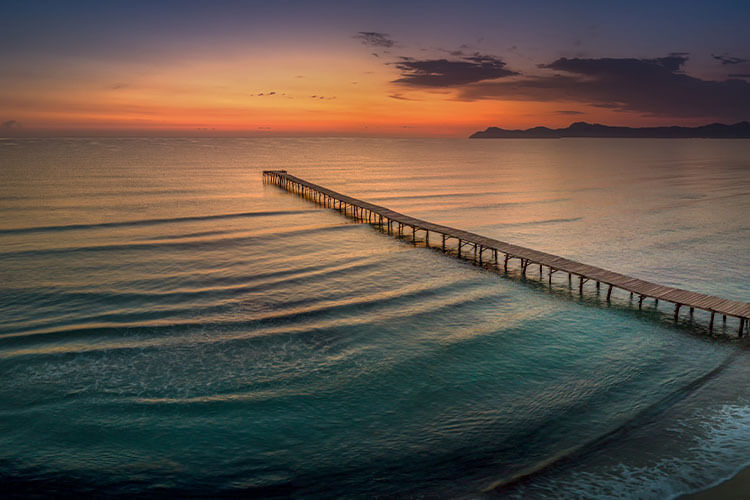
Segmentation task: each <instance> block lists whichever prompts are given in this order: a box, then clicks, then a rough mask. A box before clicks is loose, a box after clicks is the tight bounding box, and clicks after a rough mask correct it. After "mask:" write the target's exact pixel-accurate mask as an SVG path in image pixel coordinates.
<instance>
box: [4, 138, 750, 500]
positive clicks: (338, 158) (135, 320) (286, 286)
mask: <svg viewBox="0 0 750 500" xmlns="http://www.w3.org/2000/svg"><path fill="white" fill-rule="evenodd" d="M748 158H750V141H745V140H625V139H622V140H588V139H565V140H554V141H553V140H549V141H547V140H497V141H469V140H437V139H436V140H415V139H408V140H407V139H343V138H339V139H312V138H310V139H300V138H296V139H293V138H289V139H24V140H20V139H13V140H9V139H6V140H0V318H2V320H0V375H2V379H3V384H2V385H0V483H2V484H4V485H5V488H6V490H7V491H9V492H11V493H13V492H15V493H22V492H25V491H35V492H41V493H45V492H46V493H59V494H70V495H75V494H85V493H86V492H90V491H92V490H99V491H106V492H108V493H110V494H113V495H132V494H138V493H141V494H150V495H160V494H163V495H187V494H190V495H207V496H213V495H222V494H228V495H245V496H249V495H259V496H300V497H310V498H314V497H341V496H372V495H387V496H444V497H483V496H486V497H490V498H494V497H509V498H570V497H581V496H583V497H596V498H654V499H657V498H658V499H661V498H670V497H674V496H676V495H679V494H681V493H686V492H690V491H695V490H699V489H702V488H704V487H706V486H708V485H710V484H713V483H715V482H716V481H717V480H718V479H721V478H725V477H729V476H731V475H732V474H733V473H734V472H735V471H737V470H738V469H740V468H741V467H742V466H743V465H747V464H748V463H750V456H748V454H747V450H748V449H750V406H749V405H750V389H749V388H748V385H747V380H748V378H749V377H750V351H749V350H748V348H747V344H746V343H744V342H740V341H736V340H727V339H726V338H725V337H730V336H732V337H733V336H735V335H736V320H734V319H731V318H730V319H729V320H728V321H727V325H726V329H724V327H723V325H722V323H721V320H719V322H718V328H717V332H716V333H717V334H719V335H718V337H719V338H711V337H708V336H707V335H705V330H706V325H707V319H706V317H705V315H703V314H701V313H696V316H695V318H694V320H692V321H691V320H690V318H689V317H687V316H686V315H685V316H683V317H681V319H680V322H679V324H677V325H675V324H674V321H673V320H672V311H671V309H670V308H669V306H664V305H660V307H659V309H655V308H654V306H653V304H652V303H650V302H647V303H645V305H644V309H643V310H642V311H638V309H637V307H633V306H632V304H631V303H630V302H629V298H628V296H627V295H626V294H622V293H620V294H618V293H617V292H616V293H615V294H614V295H613V301H612V304H606V301H604V300H602V296H601V295H597V293H596V291H595V289H594V288H593V287H591V288H587V291H586V293H585V294H584V297H579V296H578V294H577V291H576V290H573V291H571V290H569V288H568V282H567V279H566V278H565V277H563V276H560V277H557V278H556V279H555V281H554V283H553V285H552V287H551V288H550V287H548V286H547V285H546V283H545V282H546V277H545V279H544V280H542V281H540V280H539V277H538V276H537V275H535V274H534V273H533V272H531V273H530V276H529V277H528V278H527V279H521V278H520V277H519V276H518V274H517V273H515V272H511V273H510V276H507V277H506V276H503V275H502V274H501V273H495V272H491V271H489V270H485V269H482V268H479V267H477V266H474V265H472V264H470V263H468V262H463V261H459V260H456V259H453V258H450V257H447V256H445V255H442V254H441V253H440V252H438V251H435V250H431V249H426V248H421V247H418V248H414V247H413V246H412V245H411V244H410V243H408V242H406V241H399V240H397V239H394V238H392V237H390V236H388V235H385V234H383V233H382V232H379V231H377V230H375V229H374V228H373V227H371V226H369V225H367V224H359V223H355V222H353V221H352V220H350V219H346V218H344V217H343V216H341V215H340V214H338V213H336V212H334V211H331V210H326V209H323V208H321V207H318V206H316V205H314V204H312V203H310V202H309V201H306V200H303V199H301V198H299V197H297V196H294V195H291V194H289V193H287V192H285V191H283V190H281V189H279V188H278V187H276V186H271V185H264V184H263V183H262V180H261V171H262V170H264V169H286V170H288V171H289V172H290V173H293V174H294V175H297V176H299V177H302V178H304V179H306V180H309V181H311V182H315V183H318V184H321V185H323V186H326V187H329V188H331V189H334V190H336V191H339V192H341V193H345V194H348V195H351V196H355V197H358V198H361V199H364V200H367V201H371V202H373V203H376V204H379V205H384V206H387V207H389V208H392V209H394V210H397V211H399V212H402V213H405V214H408V215H412V216H415V217H419V218H423V219H427V220H430V221H432V222H435V223H439V224H445V225H449V226H453V227H457V228H461V229H466V230H469V231H473V232H476V233H479V234H483V235H486V236H489V237H492V238H497V239H500V240H504V241H508V242H511V243H516V244H521V245H525V246H529V247H531V248H535V249H539V250H543V251H547V252H550V253H555V254H558V255H563V256H566V257H570V258H574V259H577V260H580V261H582V262H586V263H588V264H592V265H598V266H601V267H604V268H607V269H611V270H614V271H618V272H623V273H626V274H630V275H633V276H636V277H641V278H644V279H648V280H652V281H655V282H657V283H661V284H665V285H671V286H677V287H681V288H686V289H691V290H695V291H700V292H704V293H710V294H714V295H718V296H722V297H726V298H731V299H735V300H743V301H747V300H748V298H749V297H750V280H749V279H748V278H750V256H749V254H748V252H747V249H748V248H750V226H749V225H748V223H747V214H748V213H750V163H749V160H748Z"/></svg>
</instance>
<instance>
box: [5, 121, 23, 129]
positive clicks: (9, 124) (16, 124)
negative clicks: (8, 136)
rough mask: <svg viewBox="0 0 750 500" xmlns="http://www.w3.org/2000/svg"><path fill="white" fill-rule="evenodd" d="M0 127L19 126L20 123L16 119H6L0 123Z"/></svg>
mask: <svg viewBox="0 0 750 500" xmlns="http://www.w3.org/2000/svg"><path fill="white" fill-rule="evenodd" d="M0 128H2V129H11V128H21V123H20V122H18V121H16V120H8V121H5V122H3V123H0Z"/></svg>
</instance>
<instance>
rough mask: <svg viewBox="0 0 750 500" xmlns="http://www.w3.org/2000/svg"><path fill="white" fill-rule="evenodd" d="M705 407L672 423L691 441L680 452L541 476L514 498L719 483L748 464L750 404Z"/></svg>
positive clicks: (665, 491) (667, 490) (624, 493)
mask: <svg viewBox="0 0 750 500" xmlns="http://www.w3.org/2000/svg"><path fill="white" fill-rule="evenodd" d="M707 413H708V412H706V411H705V410H703V411H700V412H697V413H696V414H695V416H694V418H693V419H690V420H689V421H687V422H683V423H681V424H678V425H679V427H678V428H676V429H670V430H671V431H674V432H676V435H677V436H678V437H679V439H680V440H681V441H682V442H684V443H689V444H688V447H687V449H686V450H685V451H686V453H685V452H681V453H680V456H679V457H677V456H667V457H662V458H659V459H658V460H656V461H655V462H653V463H651V464H639V465H628V464H619V465H616V466H612V467H609V468H606V469H605V470H603V471H596V472H587V471H576V470H571V471H568V472H567V473H566V474H565V476H566V477H565V478H560V477H559V476H557V477H555V478H549V479H546V478H540V480H537V481H534V482H533V483H531V484H529V485H527V486H522V487H520V488H519V489H518V490H517V491H514V492H513V494H512V495H511V498H597V499H607V500H609V499H613V500H614V499H631V498H639V499H643V500H647V499H659V500H662V499H669V500H671V499H674V498H677V497H679V496H681V495H684V494H687V493H693V492H696V491H701V490H704V489H707V488H710V487H712V486H715V485H717V484H720V483H722V482H724V481H726V480H727V479H730V478H731V477H733V476H734V475H735V474H737V473H738V472H739V471H740V470H742V469H743V468H745V467H748V466H750V455H748V452H747V450H750V406H747V405H724V406H722V407H720V408H719V409H718V411H715V412H711V414H710V415H709V414H707ZM696 422H698V423H697V425H696ZM571 476H573V478H574V479H572V480H571Z"/></svg>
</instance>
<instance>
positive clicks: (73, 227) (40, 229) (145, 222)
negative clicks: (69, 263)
mask: <svg viewBox="0 0 750 500" xmlns="http://www.w3.org/2000/svg"><path fill="white" fill-rule="evenodd" d="M313 212H315V210H282V211H256V212H241V213H233V214H216V215H199V216H191V217H171V218H158V219H141V220H132V221H117V222H100V223H94V224H67V225H61V226H36V227H19V228H10V229H0V235H5V234H30V233H46V232H59V231H80V230H91V229H104V228H118V227H138V226H153V225H157V224H174V223H180V222H201V221H211V220H225V219H239V218H248V217H275V216H279V215H299V214H306V213H313Z"/></svg>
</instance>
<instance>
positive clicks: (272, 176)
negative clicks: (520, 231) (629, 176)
mask: <svg viewBox="0 0 750 500" xmlns="http://www.w3.org/2000/svg"><path fill="white" fill-rule="evenodd" d="M263 178H264V180H267V181H269V182H271V183H273V184H276V185H279V186H280V187H282V188H285V189H287V190H290V191H294V192H298V193H300V194H302V195H303V196H306V197H309V198H312V199H313V200H315V201H317V202H319V203H322V204H325V205H326V206H331V204H333V208H335V207H336V202H338V204H339V205H338V207H339V209H341V207H342V206H343V207H344V210H347V209H351V210H353V211H354V213H355V215H356V216H357V218H359V219H365V217H364V215H365V214H366V215H367V220H369V221H370V222H375V223H380V224H387V227H388V231H389V233H391V232H392V231H393V230H394V229H393V224H394V223H395V224H398V225H399V234H401V232H402V230H403V228H404V227H409V228H411V229H412V234H415V233H416V231H424V232H426V234H427V238H429V233H430V232H432V233H437V234H439V235H442V237H443V238H455V239H457V240H458V241H459V243H458V249H459V256H460V255H461V254H460V251H461V248H462V247H463V246H465V245H472V246H473V248H474V252H478V254H479V262H480V263H481V262H482V260H481V259H482V258H483V257H482V256H483V254H484V252H485V251H487V250H491V251H493V252H494V253H493V254H492V255H493V257H494V258H497V252H500V253H502V254H504V256H505V257H504V258H505V262H506V263H507V260H508V259H520V260H521V266H522V270H523V273H524V274H525V273H526V268H527V266H528V265H530V264H531V265H539V266H544V267H547V268H548V269H549V272H550V280H551V274H552V273H553V272H557V271H560V272H564V273H568V274H569V276H570V277H572V276H576V277H577V278H578V279H579V280H580V281H579V288H580V289H581V291H582V290H583V283H584V282H585V281H596V282H597V287H598V286H600V284H605V285H609V286H610V290H609V292H608V293H607V298H608V299H609V295H610V293H611V287H615V288H619V289H621V290H625V291H627V292H630V293H633V294H637V295H639V304H641V303H642V302H643V299H644V298H651V299H654V300H656V301H658V300H663V301H667V302H671V303H673V304H675V306H676V307H675V319H676V318H677V315H678V313H679V309H680V307H689V308H690V310H691V311H690V312H691V313H692V310H693V309H701V310H704V311H708V312H709V313H711V323H710V326H709V328H710V329H713V320H714V314H721V315H723V316H732V317H735V318H738V319H739V330H738V334H739V336H742V334H743V331H744V329H745V325H747V324H750V303H747V302H739V301H736V300H728V299H723V298H720V297H714V296H712V295H705V294H702V293H698V292H692V291H689V290H683V289H680V288H674V287H669V286H663V285H659V284H657V283H652V282H650V281H645V280H642V279H639V278H634V277H632V276H626V275H624V274H620V273H617V272H614V271H609V270H607V269H602V268H600V267H596V266H590V265H588V264H584V263H582V262H577V261H574V260H571V259H567V258H565V257H560V256H558V255H553V254H549V253H546V252H540V251H538V250H534V249H532V248H526V247H523V246H519V245H514V244H512V243H506V242H504V241H500V240H496V239H493V238H487V237H485V236H481V235H479V234H475V233H471V232H469V231H463V230H461V229H456V228H452V227H448V226H443V225H440V224H433V223H432V222H429V221H425V220H421V219H416V218H414V217H409V216H408V215H404V214H401V213H399V212H396V211H394V210H391V209H389V208H386V207H382V206H380V205H375V204H373V203H369V202H366V201H363V200H359V199H357V198H352V197H351V196H347V195H345V194H341V193H337V192H336V191H333V190H331V189H328V188H325V187H323V186H319V185H317V184H313V183H311V182H307V181H305V180H304V179H300V178H299V177H295V176H293V175H291V174H288V173H287V172H286V171H285V170H265V171H263ZM540 270H541V267H540Z"/></svg>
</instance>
